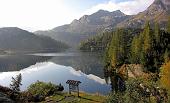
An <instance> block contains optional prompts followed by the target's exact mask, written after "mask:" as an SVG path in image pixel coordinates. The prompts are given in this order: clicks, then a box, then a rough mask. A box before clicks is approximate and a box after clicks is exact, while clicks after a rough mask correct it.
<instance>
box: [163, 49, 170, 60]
mask: <svg viewBox="0 0 170 103" xmlns="http://www.w3.org/2000/svg"><path fill="white" fill-rule="evenodd" d="M168 61H169V52H168V49H166V50H165V53H164V62H165V63H167V62H168Z"/></svg>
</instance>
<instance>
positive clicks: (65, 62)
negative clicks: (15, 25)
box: [0, 51, 111, 94]
mask: <svg viewBox="0 0 170 103" xmlns="http://www.w3.org/2000/svg"><path fill="white" fill-rule="evenodd" d="M19 73H21V74H22V76H23V80H22V84H23V85H22V87H21V88H22V90H25V89H26V88H27V87H28V85H30V84H31V83H34V82H36V81H37V80H39V81H45V82H52V83H56V84H59V83H61V84H62V85H64V87H65V91H67V89H68V86H67V85H66V83H65V82H66V81H67V80H68V79H73V80H79V81H81V82H82V83H81V84H80V90H81V91H86V92H89V93H96V92H99V93H101V94H107V93H108V92H110V90H111V89H110V85H107V84H106V82H105V80H104V73H103V66H102V61H101V54H98V53H87V52H86V53H82V52H78V51H76V52H64V53H36V54H29V55H28V54H27V55H8V56H0V84H1V85H4V86H9V84H10V81H11V77H12V76H15V75H17V74H19Z"/></svg>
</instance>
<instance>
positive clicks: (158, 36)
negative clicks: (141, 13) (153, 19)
mask: <svg viewBox="0 0 170 103" xmlns="http://www.w3.org/2000/svg"><path fill="white" fill-rule="evenodd" d="M154 34H155V40H156V43H159V42H160V28H159V24H158V23H155V32H154Z"/></svg>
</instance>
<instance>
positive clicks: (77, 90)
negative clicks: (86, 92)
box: [77, 85, 79, 97]
mask: <svg viewBox="0 0 170 103" xmlns="http://www.w3.org/2000/svg"><path fill="white" fill-rule="evenodd" d="M77 93H78V97H79V86H78V85H77Z"/></svg>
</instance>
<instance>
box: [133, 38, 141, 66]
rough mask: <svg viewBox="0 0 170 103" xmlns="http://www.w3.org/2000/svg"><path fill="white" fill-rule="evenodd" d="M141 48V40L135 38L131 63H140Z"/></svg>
mask: <svg viewBox="0 0 170 103" xmlns="http://www.w3.org/2000/svg"><path fill="white" fill-rule="evenodd" d="M141 46H142V44H141V38H140V37H139V36H135V37H134V38H133V40H132V44H131V63H136V64H138V63H139V62H140V54H141Z"/></svg>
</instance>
